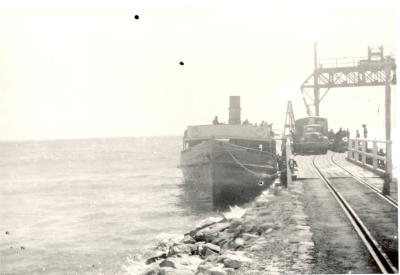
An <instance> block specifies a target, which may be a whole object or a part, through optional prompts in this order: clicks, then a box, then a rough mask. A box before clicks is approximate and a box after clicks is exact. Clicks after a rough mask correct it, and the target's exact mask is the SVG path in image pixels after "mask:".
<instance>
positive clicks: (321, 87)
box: [301, 45, 396, 116]
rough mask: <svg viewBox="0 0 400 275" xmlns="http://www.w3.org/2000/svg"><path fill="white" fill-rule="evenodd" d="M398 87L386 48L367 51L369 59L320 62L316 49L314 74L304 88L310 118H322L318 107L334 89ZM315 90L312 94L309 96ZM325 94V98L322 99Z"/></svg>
mask: <svg viewBox="0 0 400 275" xmlns="http://www.w3.org/2000/svg"><path fill="white" fill-rule="evenodd" d="M391 84H396V64H395V59H394V57H392V56H386V57H384V55H383V47H379V48H378V49H372V48H371V47H368V57H366V58H360V57H346V58H331V59H322V60H317V50H316V45H314V72H313V73H312V74H311V75H310V76H309V77H308V78H307V79H306V80H305V81H304V82H303V84H302V85H301V92H302V95H303V100H304V103H305V105H306V108H307V114H308V115H309V116H313V115H316V116H319V105H320V103H321V101H322V100H323V99H324V97H325V96H326V94H327V93H328V91H329V90H330V89H331V88H341V87H363V86H386V85H391ZM310 90H312V93H310ZM321 94H322V96H321Z"/></svg>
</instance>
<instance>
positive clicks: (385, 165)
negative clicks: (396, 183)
mask: <svg viewBox="0 0 400 275" xmlns="http://www.w3.org/2000/svg"><path fill="white" fill-rule="evenodd" d="M386 145H388V146H386ZM391 147H392V142H391V141H387V140H375V139H374V140H372V139H349V143H348V151H347V158H346V159H347V160H349V161H351V162H353V163H355V164H357V165H360V166H363V167H365V168H367V169H369V170H371V171H373V172H375V173H377V174H378V175H381V176H384V175H385V174H390V175H391V174H392V163H391V151H392V149H391ZM386 148H388V152H386Z"/></svg>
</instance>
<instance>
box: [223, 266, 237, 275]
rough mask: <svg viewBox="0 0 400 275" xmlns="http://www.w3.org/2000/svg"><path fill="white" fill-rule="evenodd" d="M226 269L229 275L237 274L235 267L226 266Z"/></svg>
mask: <svg viewBox="0 0 400 275" xmlns="http://www.w3.org/2000/svg"><path fill="white" fill-rule="evenodd" d="M224 271H225V272H226V274H227V275H234V274H235V270H234V269H233V268H224Z"/></svg>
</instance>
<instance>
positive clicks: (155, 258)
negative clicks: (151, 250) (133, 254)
mask: <svg viewBox="0 0 400 275" xmlns="http://www.w3.org/2000/svg"><path fill="white" fill-rule="evenodd" d="M165 258H167V254H166V253H162V252H159V253H156V254H155V255H154V256H152V257H150V258H148V259H147V260H146V264H151V263H154V262H156V261H158V260H161V259H165Z"/></svg>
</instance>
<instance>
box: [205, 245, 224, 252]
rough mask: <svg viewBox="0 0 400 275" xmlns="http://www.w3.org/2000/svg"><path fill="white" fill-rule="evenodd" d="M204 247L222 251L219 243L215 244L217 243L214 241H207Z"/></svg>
mask: <svg viewBox="0 0 400 275" xmlns="http://www.w3.org/2000/svg"><path fill="white" fill-rule="evenodd" d="M204 247H206V248H208V249H210V250H212V251H214V252H216V253H219V252H221V248H220V247H219V246H218V245H215V244H212V243H206V244H205V245H204Z"/></svg>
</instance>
